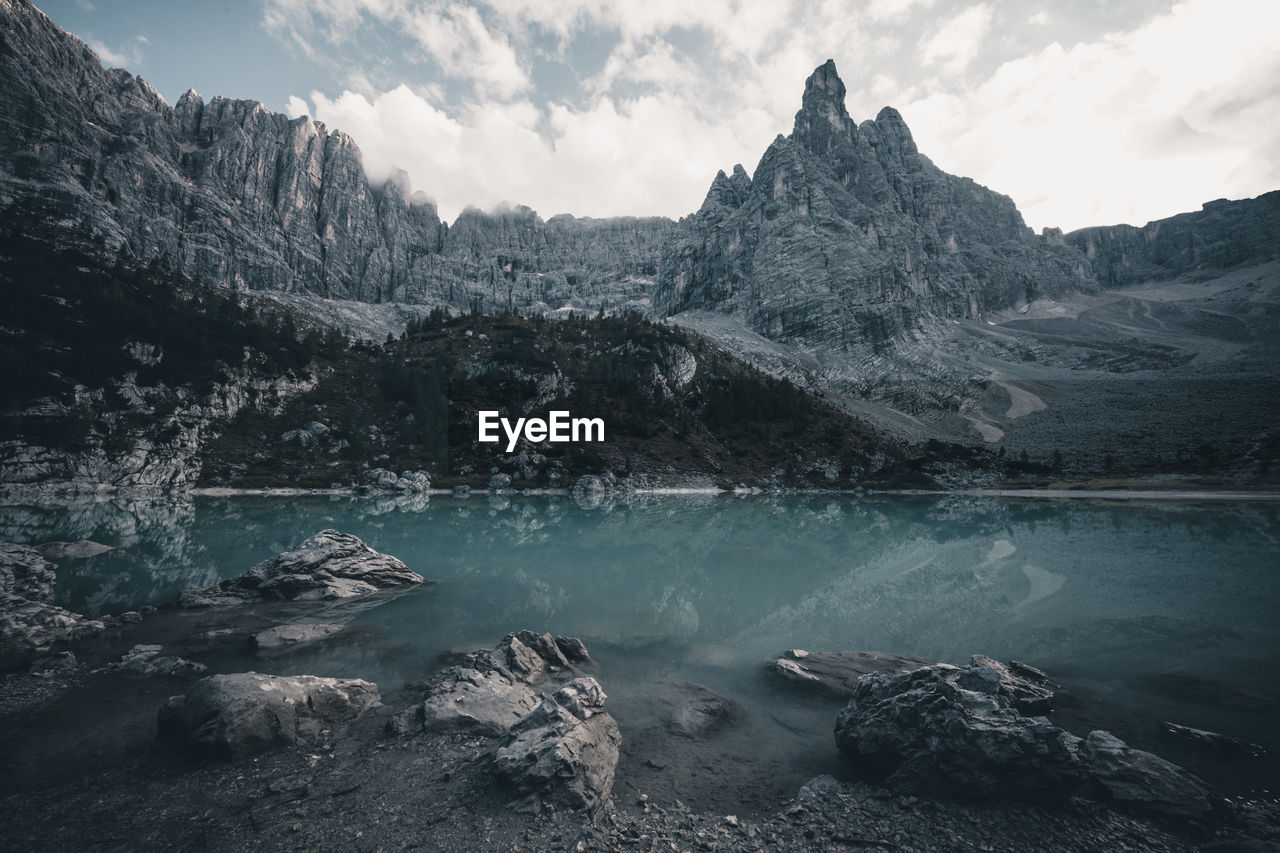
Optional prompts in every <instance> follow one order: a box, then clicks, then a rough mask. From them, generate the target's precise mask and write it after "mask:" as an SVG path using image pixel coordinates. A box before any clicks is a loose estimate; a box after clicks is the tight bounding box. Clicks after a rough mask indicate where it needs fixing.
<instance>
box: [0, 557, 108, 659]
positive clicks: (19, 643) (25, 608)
mask: <svg viewBox="0 0 1280 853" xmlns="http://www.w3.org/2000/svg"><path fill="white" fill-rule="evenodd" d="M55 580H56V576H55V574H54V570H53V566H52V565H51V564H50V563H49V562H48V561H47V560H45V558H44V557H42V556H41V555H40V553H39V552H38V551H37V550H36V549H35V548H31V547H29V546H26V545H14V544H12V543H8V542H5V543H0V671H3V670H8V669H15V668H17V667H23V666H28V665H30V664H32V663H34V662H36V661H37V660H38V659H41V658H45V657H47V656H49V655H50V654H51V653H54V652H55V649H56V647H57V646H59V645H62V644H66V643H69V642H72V641H76V640H85V639H89V638H91V637H96V636H98V635H99V634H101V633H102V632H103V631H105V630H106V625H104V624H103V623H102V622H100V621H98V620H95V619H86V618H85V617H83V616H81V615H80V614H78V613H72V612H71V611H69V610H64V609H63V608H61V607H58V606H56V605H55V604H53V588H54V582H55Z"/></svg>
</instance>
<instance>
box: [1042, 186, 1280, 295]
mask: <svg viewBox="0 0 1280 853" xmlns="http://www.w3.org/2000/svg"><path fill="white" fill-rule="evenodd" d="M1065 239H1066V242H1067V244H1068V245H1070V246H1071V247H1073V248H1075V249H1077V250H1079V251H1080V252H1081V253H1082V254H1084V256H1085V257H1086V258H1088V260H1089V263H1090V265H1091V266H1092V268H1093V270H1094V274H1095V275H1096V276H1097V278H1098V280H1099V281H1100V282H1101V283H1102V284H1103V285H1104V286H1106V287H1119V286H1123V285H1126V284H1135V283H1137V282H1142V281H1152V280H1160V279H1169V278H1174V277H1176V276H1179V275H1182V274H1184V273H1187V272H1193V271H1203V270H1215V269H1228V268H1230V267H1235V266H1241V265H1244V264H1259V263H1263V262H1266V261H1269V260H1273V259H1275V258H1276V257H1280V190H1276V191H1274V192H1269V193H1266V194H1264V195H1260V196H1258V197H1257V198H1252V199H1243V200H1241V201H1227V200H1226V199H1218V200H1217V201H1211V202H1208V203H1207V204H1205V205H1204V207H1203V208H1202V209H1201V210H1199V211H1196V212H1194V213H1180V214H1178V215H1177V216H1171V217H1169V218H1168V219H1159V220H1156V221H1155V222H1148V223H1147V224H1146V225H1144V226H1142V227H1141V228H1135V227H1134V226H1132V225H1107V226H1101V227H1096V228H1082V229H1080V230H1079V231H1072V232H1071V233H1070V234H1068V235H1067V236H1066V238H1065Z"/></svg>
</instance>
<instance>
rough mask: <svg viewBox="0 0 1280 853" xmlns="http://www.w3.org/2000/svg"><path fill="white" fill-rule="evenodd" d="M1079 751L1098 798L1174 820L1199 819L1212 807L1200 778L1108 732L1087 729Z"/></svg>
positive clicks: (1209, 797) (1208, 793)
mask: <svg viewBox="0 0 1280 853" xmlns="http://www.w3.org/2000/svg"><path fill="white" fill-rule="evenodd" d="M1082 755H1083V757H1084V761H1085V764H1086V766H1087V767H1088V770H1089V776H1090V778H1091V779H1092V780H1093V782H1094V787H1095V789H1096V790H1098V791H1099V792H1100V794H1101V796H1100V798H1101V799H1103V800H1105V801H1107V802H1110V803H1112V804H1114V805H1116V806H1120V807H1122V808H1126V809H1132V810H1134V811H1138V812H1143V813H1145V814H1151V815H1155V816H1157V817H1162V818H1165V819H1169V820H1173V821H1178V822H1182V821H1191V822H1195V821H1199V820H1203V819H1205V818H1208V817H1209V816H1210V815H1211V814H1212V812H1213V810H1214V802H1213V798H1212V794H1211V793H1210V791H1209V788H1208V786H1207V785H1205V783H1204V782H1202V781H1200V780H1199V779H1197V778H1196V777H1195V776H1193V775H1191V774H1190V773H1188V772H1187V771H1186V770H1183V769H1182V768H1181V767H1179V766H1178V765H1176V764H1173V763H1171V762H1169V761H1165V760H1164V759H1163V758H1160V757H1159V756H1157V755H1152V754H1151V753H1149V752H1144V751H1142V750H1140V749H1134V748H1133V747H1131V746H1128V745H1127V744H1125V742H1124V741H1122V740H1120V739H1119V738H1117V737H1116V736H1115V735H1112V734H1111V733H1110V732H1103V731H1094V732H1089V736H1088V737H1087V738H1085V741H1084V747H1083V749H1082Z"/></svg>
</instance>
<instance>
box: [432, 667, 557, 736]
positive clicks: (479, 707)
mask: <svg viewBox="0 0 1280 853" xmlns="http://www.w3.org/2000/svg"><path fill="white" fill-rule="evenodd" d="M540 702H541V698H540V697H539V696H538V694H536V693H534V692H533V690H531V689H530V688H529V686H528V685H527V684H525V683H524V682H522V681H520V680H519V679H517V678H515V677H513V676H512V675H511V674H510V673H503V672H501V671H499V670H496V669H494V670H490V671H488V672H481V671H480V670H477V669H471V668H469V667H456V666H455V667H449V668H448V669H446V670H445V671H444V672H442V673H440V675H438V676H437V677H436V679H435V681H434V682H433V683H432V686H431V688H430V691H429V692H428V695H427V698H426V700H425V701H424V702H423V704H422V705H421V706H418V710H419V713H418V719H420V720H421V726H422V728H424V729H426V730H427V731H455V730H467V731H475V732H478V733H479V734H484V735H489V736H491V737H497V736H499V735H503V734H506V732H507V731H508V730H509V729H510V728H511V727H512V726H513V725H515V723H517V722H518V721H519V720H520V719H521V718H522V717H524V716H525V715H526V714H528V713H529V712H530V711H532V710H533V709H534V708H536V707H538V705H539V703H540Z"/></svg>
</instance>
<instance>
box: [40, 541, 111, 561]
mask: <svg viewBox="0 0 1280 853" xmlns="http://www.w3.org/2000/svg"><path fill="white" fill-rule="evenodd" d="M37 547H38V550H39V551H40V553H41V554H42V555H43V556H45V557H47V558H48V559H50V560H84V559H88V558H89V557H96V556H98V555H99V554H105V553H107V552H108V551H114V550H115V548H112V547H111V546H110V545H103V544H102V543H101V542H92V541H90V540H88V539H80V540H78V541H76V542H46V543H44V544H43V545H40V546H37Z"/></svg>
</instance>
